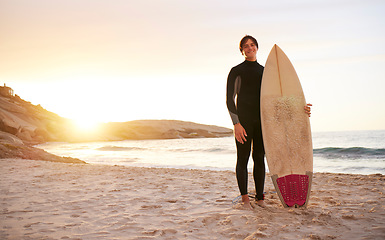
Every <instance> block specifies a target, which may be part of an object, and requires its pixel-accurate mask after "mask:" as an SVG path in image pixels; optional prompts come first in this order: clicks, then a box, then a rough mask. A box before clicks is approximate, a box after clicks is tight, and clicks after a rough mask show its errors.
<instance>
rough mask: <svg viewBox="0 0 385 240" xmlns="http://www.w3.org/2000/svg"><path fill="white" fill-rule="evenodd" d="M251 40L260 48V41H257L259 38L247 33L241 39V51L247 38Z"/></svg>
mask: <svg viewBox="0 0 385 240" xmlns="http://www.w3.org/2000/svg"><path fill="white" fill-rule="evenodd" d="M249 39H250V40H251V41H253V42H254V44H255V46H257V48H258V42H257V39H255V38H254V37H252V36H250V35H246V36H244V37H243V38H242V39H241V41H240V42H239V51H241V52H242V51H243V45H244V44H245V43H246V42H247V40H249Z"/></svg>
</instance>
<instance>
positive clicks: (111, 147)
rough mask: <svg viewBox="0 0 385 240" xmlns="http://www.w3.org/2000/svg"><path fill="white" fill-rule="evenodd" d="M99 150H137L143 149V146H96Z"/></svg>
mask: <svg viewBox="0 0 385 240" xmlns="http://www.w3.org/2000/svg"><path fill="white" fill-rule="evenodd" d="M96 150H99V151H138V150H143V148H139V147H118V146H104V147H100V148H97V149H96Z"/></svg>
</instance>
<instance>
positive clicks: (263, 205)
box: [256, 200, 266, 208]
mask: <svg viewBox="0 0 385 240" xmlns="http://www.w3.org/2000/svg"><path fill="white" fill-rule="evenodd" d="M256 203H257V205H258V206H260V207H262V208H264V207H266V204H265V201H263V200H258V201H256Z"/></svg>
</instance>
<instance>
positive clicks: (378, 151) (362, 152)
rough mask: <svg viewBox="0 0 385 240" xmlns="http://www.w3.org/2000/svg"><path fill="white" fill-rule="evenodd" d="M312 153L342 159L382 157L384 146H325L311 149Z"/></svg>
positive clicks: (384, 157)
mask: <svg viewBox="0 0 385 240" xmlns="http://www.w3.org/2000/svg"><path fill="white" fill-rule="evenodd" d="M313 154H314V155H318V156H322V157H326V158H344V159H358V158H368V159H384V160H385V149H384V148H365V147H349V148H336V147H326V148H319V149H314V150H313Z"/></svg>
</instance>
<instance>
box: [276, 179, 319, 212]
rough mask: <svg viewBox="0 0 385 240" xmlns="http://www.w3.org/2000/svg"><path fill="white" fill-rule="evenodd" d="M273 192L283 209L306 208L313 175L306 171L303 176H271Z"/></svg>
mask: <svg viewBox="0 0 385 240" xmlns="http://www.w3.org/2000/svg"><path fill="white" fill-rule="evenodd" d="M271 178H272V181H273V184H274V187H275V190H276V191H277V194H278V196H279V199H280V200H281V202H282V205H283V206H284V207H307V203H308V201H309V197H310V189H311V183H312V178H313V173H312V172H309V171H307V172H306V174H305V175H301V174H290V175H286V176H283V177H278V175H277V174H275V175H272V176H271Z"/></svg>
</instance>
